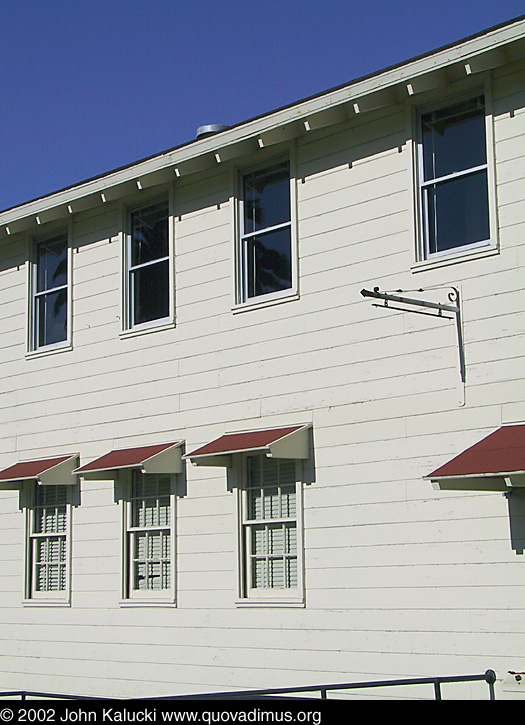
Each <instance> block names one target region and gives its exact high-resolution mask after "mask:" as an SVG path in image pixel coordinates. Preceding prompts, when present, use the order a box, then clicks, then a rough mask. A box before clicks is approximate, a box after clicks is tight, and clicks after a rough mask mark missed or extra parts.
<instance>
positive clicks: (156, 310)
mask: <svg viewBox="0 0 525 725" xmlns="http://www.w3.org/2000/svg"><path fill="white" fill-rule="evenodd" d="M168 237H169V234H168V201H167V200H164V201H161V202H158V203H155V204H152V205H151V206H148V207H144V208H142V209H137V210H136V211H134V212H132V214H131V233H130V250H129V264H130V270H129V285H130V291H129V294H130V324H131V325H132V326H133V325H140V324H142V323H144V322H151V321H153V320H159V319H163V318H165V317H168V316H169V313H170V304H169V266H168V265H169V239H168Z"/></svg>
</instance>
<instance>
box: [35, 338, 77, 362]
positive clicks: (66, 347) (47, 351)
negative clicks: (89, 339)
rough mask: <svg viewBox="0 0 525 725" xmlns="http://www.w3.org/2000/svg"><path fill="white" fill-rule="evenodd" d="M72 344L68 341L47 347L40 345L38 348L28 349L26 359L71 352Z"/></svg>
mask: <svg viewBox="0 0 525 725" xmlns="http://www.w3.org/2000/svg"><path fill="white" fill-rule="evenodd" d="M71 350H73V345H72V344H71V343H70V342H67V343H64V344H60V345H49V346H48V347H40V348H38V350H30V351H29V352H26V360H33V358H37V357H47V356H48V355H58V353H61V352H71Z"/></svg>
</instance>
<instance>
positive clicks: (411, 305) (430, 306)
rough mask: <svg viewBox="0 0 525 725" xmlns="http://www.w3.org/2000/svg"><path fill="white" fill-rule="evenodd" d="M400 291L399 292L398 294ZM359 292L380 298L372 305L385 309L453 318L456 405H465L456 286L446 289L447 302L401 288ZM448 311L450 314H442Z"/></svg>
mask: <svg viewBox="0 0 525 725" xmlns="http://www.w3.org/2000/svg"><path fill="white" fill-rule="evenodd" d="M417 292H425V290H423V289H419V290H417ZM398 293H401V294H398ZM361 294H362V295H363V297H372V298H373V299H377V300H381V301H382V304H377V303H373V304H372V306H373V307H379V308H381V309H386V310H394V311H396V312H413V313H417V314H420V315H427V316H431V317H440V318H441V319H443V320H455V323H456V335H457V349H458V373H459V382H458V395H459V401H458V405H460V406H462V405H465V380H466V368H465V349H464V343H463V330H462V323H461V306H460V296H459V290H458V289H457V288H456V287H450V288H449V290H448V294H447V297H448V301H447V302H432V301H430V300H422V299H414V298H413V297H405V296H404V295H403V290H401V289H400V290H396V294H393V293H391V292H381V291H380V289H379V287H374V288H373V290H367V289H362V290H361ZM391 302H395V303H397V304H402V305H406V307H397V306H394V305H391V304H390V303H391ZM417 307H423V308H425V310H430V311H428V312H427V311H425V310H421V309H415V308H417ZM444 312H448V313H451V314H446V315H445V314H443V313H444Z"/></svg>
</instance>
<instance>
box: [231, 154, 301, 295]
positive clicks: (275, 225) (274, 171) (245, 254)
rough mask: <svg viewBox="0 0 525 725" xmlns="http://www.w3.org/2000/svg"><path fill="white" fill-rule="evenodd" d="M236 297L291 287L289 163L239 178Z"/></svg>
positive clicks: (268, 293)
mask: <svg viewBox="0 0 525 725" xmlns="http://www.w3.org/2000/svg"><path fill="white" fill-rule="evenodd" d="M240 207H241V208H240V223H241V234H240V250H239V264H240V270H239V278H240V279H239V298H240V301H241V302H246V301H248V300H251V299H252V298H256V297H263V296H266V295H272V294H275V293H280V292H283V291H286V290H289V289H291V288H292V286H293V269H292V267H293V258H292V214H291V184H290V163H289V161H285V162H282V163H278V164H274V165H272V166H268V167H266V168H264V169H259V170H255V171H251V172H249V173H246V174H244V175H243V177H242V191H241V205H240Z"/></svg>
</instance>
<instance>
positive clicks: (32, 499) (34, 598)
mask: <svg viewBox="0 0 525 725" xmlns="http://www.w3.org/2000/svg"><path fill="white" fill-rule="evenodd" d="M51 488H53V489H55V490H60V491H61V492H63V493H64V494H65V515H66V521H65V527H64V530H63V531H58V530H57V531H49V532H36V531H35V528H36V525H35V524H36V514H37V510H38V508H39V507H37V502H36V496H37V494H38V492H39V491H40V492H42V493H44V494H45V493H46V492H47V491H48V490H49V489H51ZM24 496H25V499H26V506H25V508H26V517H25V518H26V524H25V540H26V556H25V598H24V604H31V605H35V604H38V605H48V604H49V605H51V604H56V605H68V606H69V604H70V602H71V532H72V523H71V519H72V515H71V514H72V501H71V497H72V490H71V486H64V485H43V484H38V483H36V482H33V481H31V482H27V484H26V487H25V489H24ZM42 508H56V506H55V505H53V504H48V505H47V506H45V505H44V506H42ZM58 537H60V538H63V539H64V540H65V554H64V561H63V564H62V565H63V566H64V570H65V571H64V584H65V586H64V589H50V590H47V591H38V590H37V589H36V586H35V581H36V576H37V574H36V567H37V562H36V556H35V553H36V542H37V541H39V540H43V539H46V540H49V539H52V538H58ZM44 566H45V563H44Z"/></svg>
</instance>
